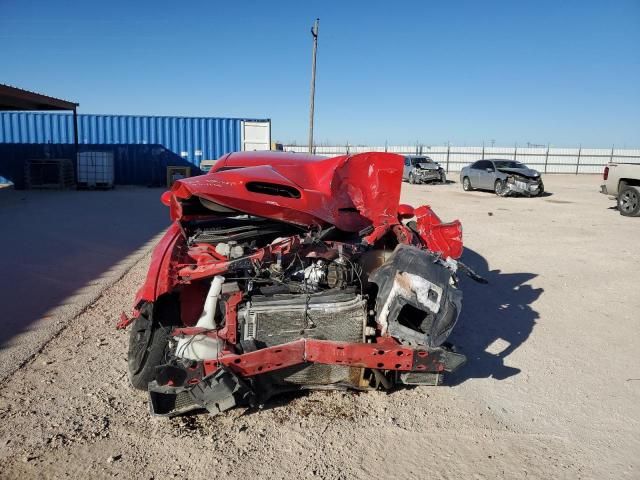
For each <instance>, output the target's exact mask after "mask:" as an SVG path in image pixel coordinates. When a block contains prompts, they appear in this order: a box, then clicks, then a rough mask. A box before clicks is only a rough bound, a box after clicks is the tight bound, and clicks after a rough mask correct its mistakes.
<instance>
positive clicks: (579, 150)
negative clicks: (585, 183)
mask: <svg viewBox="0 0 640 480" xmlns="http://www.w3.org/2000/svg"><path fill="white" fill-rule="evenodd" d="M581 154H582V145H580V147H579V148H578V161H577V162H576V175H577V174H578V171H579V170H580V155H581Z"/></svg>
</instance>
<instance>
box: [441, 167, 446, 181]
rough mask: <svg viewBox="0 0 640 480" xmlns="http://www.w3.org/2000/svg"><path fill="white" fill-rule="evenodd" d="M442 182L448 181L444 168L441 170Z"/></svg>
mask: <svg viewBox="0 0 640 480" xmlns="http://www.w3.org/2000/svg"><path fill="white" fill-rule="evenodd" d="M440 183H447V174H446V173H444V170H443V171H441V172H440Z"/></svg>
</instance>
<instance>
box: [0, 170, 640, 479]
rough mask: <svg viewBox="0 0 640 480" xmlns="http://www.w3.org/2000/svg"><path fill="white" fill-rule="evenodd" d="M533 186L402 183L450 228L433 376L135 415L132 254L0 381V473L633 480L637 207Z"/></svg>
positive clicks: (639, 374) (550, 185)
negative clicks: (459, 303) (404, 385)
mask: <svg viewBox="0 0 640 480" xmlns="http://www.w3.org/2000/svg"><path fill="white" fill-rule="evenodd" d="M546 184H547V190H548V191H549V192H551V193H552V195H550V196H547V197H544V198H534V199H524V198H522V199H520V198H497V197H495V196H494V195H492V194H489V193H483V192H472V193H464V192H462V190H461V188H460V185H459V184H450V185H447V186H414V185H405V188H404V200H405V201H407V202H410V203H413V204H420V203H430V204H431V205H432V206H433V207H434V208H435V209H436V211H437V212H438V213H439V214H440V215H441V216H442V217H443V218H445V219H453V218H456V217H458V218H460V219H461V220H462V222H463V224H464V234H465V243H466V246H467V248H468V250H467V252H466V253H465V259H466V261H467V262H468V263H469V264H470V265H472V266H474V267H475V268H476V269H477V270H478V272H479V273H481V274H483V275H485V276H486V277H487V278H488V279H489V281H490V282H491V283H490V285H488V286H482V285H478V284H474V283H473V282H471V281H465V282H464V291H465V305H464V313H463V316H462V318H461V322H460V324H459V325H458V328H457V332H456V334H455V338H454V341H455V343H456V344H457V345H458V346H459V347H460V349H461V350H462V351H464V352H465V353H466V354H467V355H468V357H469V363H468V364H467V365H466V366H465V367H463V370H462V371H461V372H460V373H459V374H457V375H456V376H455V377H451V378H449V381H448V385H449V386H447V387H440V388H415V389H407V390H400V391H397V392H395V393H392V394H385V393H381V392H370V393H364V394H345V393H341V392H329V393H327V392H316V393H311V394H308V395H303V396H298V397H287V398H283V399H280V400H279V401H278V402H276V403H273V404H270V405H268V406H267V408H265V409H264V410H259V411H243V410H236V411H232V412H231V413H228V414H226V415H223V416H219V417H213V418H210V417H207V416H203V415H201V416H192V417H187V418H181V419H173V420H165V419H157V418H150V417H149V415H148V412H147V405H146V399H145V395H143V394H141V393H138V392H134V391H133V390H131V389H130V388H129V387H128V385H127V378H126V374H125V372H126V361H125V355H126V348H127V347H126V345H127V333H125V332H120V331H116V330H115V329H114V324H115V320H116V318H117V316H118V314H119V312H120V311H122V309H123V308H127V309H128V308H129V307H130V302H131V300H132V297H133V294H134V292H135V289H136V288H137V286H138V285H139V284H140V283H141V281H142V279H143V277H144V275H145V268H146V265H147V262H148V259H149V256H148V255H146V256H144V257H143V258H142V260H140V261H138V262H137V263H135V264H134V266H133V267H132V268H131V270H130V271H129V272H128V273H127V274H126V275H125V276H124V277H123V278H122V279H121V280H119V281H117V282H116V283H114V284H113V285H112V286H111V287H110V288H108V289H107V290H105V291H104V293H103V295H102V296H101V297H100V298H98V299H97V301H95V302H94V303H93V304H91V305H90V306H89V307H88V308H87V309H86V310H84V311H83V312H82V313H80V315H79V316H77V317H76V318H75V319H74V320H73V321H72V322H70V323H69V325H68V327H67V328H66V329H64V330H63V331H62V332H61V333H60V334H59V335H57V336H56V337H55V338H53V339H52V340H51V341H50V342H49V343H48V344H47V345H46V346H45V348H44V349H43V350H42V351H41V353H39V354H38V355H36V356H35V357H34V358H33V359H32V360H31V361H29V362H28V363H27V364H26V365H24V366H22V367H21V368H19V369H18V370H17V371H16V372H15V373H13V374H12V375H11V376H9V377H8V378H7V379H6V380H5V381H4V383H3V385H2V390H1V392H0V420H1V421H0V477H2V478H12V479H13V478H15V479H17V478H20V479H24V478H61V477H71V478H86V477H89V478H102V477H104V478H112V477H119V478H149V479H150V478H156V479H159V478H190V479H205V478H206V479H209V478H215V476H216V475H220V474H222V475H226V476H228V477H230V478H256V477H258V478H292V477H293V478H315V477H317V478H325V479H338V478H345V479H346V478H363V479H364V478H370V477H372V476H375V477H378V478H400V477H402V478H487V479H491V478H525V477H528V478H597V479H603V478H612V479H621V478H639V477H640V355H638V350H639V348H640V315H639V314H638V312H639V311H640V295H638V285H640V268H638V267H639V266H640V250H638V244H637V242H638V238H639V236H640V218H633V219H629V218H623V217H621V216H620V215H619V214H618V213H617V212H616V211H615V210H613V209H610V208H609V207H611V206H613V202H611V201H608V200H607V199H606V198H605V197H604V196H602V195H600V194H599V193H597V191H598V178H596V177H569V176H566V177H565V176H555V177H552V176H549V177H547V179H546Z"/></svg>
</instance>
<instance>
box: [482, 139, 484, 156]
mask: <svg viewBox="0 0 640 480" xmlns="http://www.w3.org/2000/svg"><path fill="white" fill-rule="evenodd" d="M482 160H484V142H482Z"/></svg>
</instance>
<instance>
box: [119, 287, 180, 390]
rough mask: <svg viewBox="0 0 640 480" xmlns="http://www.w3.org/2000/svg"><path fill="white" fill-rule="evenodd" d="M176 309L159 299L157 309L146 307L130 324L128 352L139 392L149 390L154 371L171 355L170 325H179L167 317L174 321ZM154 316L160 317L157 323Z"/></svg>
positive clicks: (155, 307)
mask: <svg viewBox="0 0 640 480" xmlns="http://www.w3.org/2000/svg"><path fill="white" fill-rule="evenodd" d="M173 303H175V304H177V302H173ZM174 310H175V306H174V305H171V304H169V302H168V301H163V299H162V298H160V299H158V302H157V303H156V305H155V306H154V304H152V303H148V304H146V305H144V307H142V309H141V311H140V316H139V317H138V318H137V319H136V320H135V322H133V325H131V332H130V333H129V351H128V353H127V362H128V367H129V381H130V382H131V385H132V386H133V387H134V388H137V389H138V390H146V389H147V386H148V385H149V382H151V381H152V380H153V379H154V378H155V368H156V367H157V366H158V365H162V364H163V363H165V359H166V357H167V355H168V354H169V352H170V349H171V348H170V344H169V340H170V339H171V335H170V333H171V330H172V329H173V327H172V326H171V325H169V324H170V323H173V324H175V323H177V322H175V321H167V320H168V318H167V317H171V316H173V317H174V318H175V313H176V312H175V311H174ZM154 316H155V317H157V318H156V319H155V320H154V318H153V317H154ZM178 318H179V310H178Z"/></svg>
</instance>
